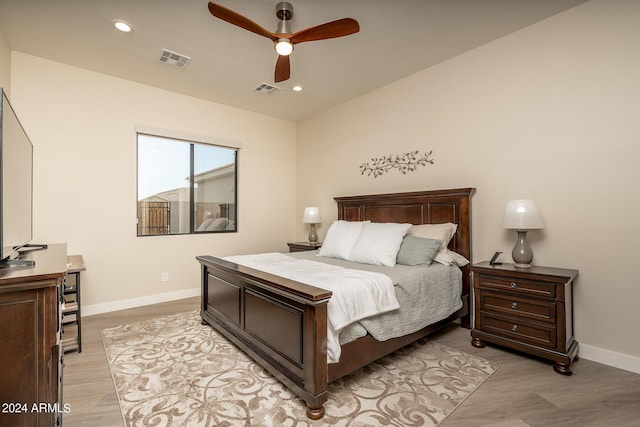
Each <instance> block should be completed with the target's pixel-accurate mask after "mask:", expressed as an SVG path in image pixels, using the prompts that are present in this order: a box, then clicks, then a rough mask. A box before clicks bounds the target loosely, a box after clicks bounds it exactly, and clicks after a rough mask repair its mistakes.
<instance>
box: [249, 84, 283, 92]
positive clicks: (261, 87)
mask: <svg viewBox="0 0 640 427" xmlns="http://www.w3.org/2000/svg"><path fill="white" fill-rule="evenodd" d="M255 90H256V91H257V92H260V93H273V92H277V91H279V90H280V88H279V87H278V86H274V85H270V84H269V83H260V84H259V85H258V86H256V87H255Z"/></svg>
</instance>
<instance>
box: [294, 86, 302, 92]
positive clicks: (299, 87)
mask: <svg viewBox="0 0 640 427" xmlns="http://www.w3.org/2000/svg"><path fill="white" fill-rule="evenodd" d="M291 89H293V91H294V92H302V86H300V85H295V86H294V87H292V88H291Z"/></svg>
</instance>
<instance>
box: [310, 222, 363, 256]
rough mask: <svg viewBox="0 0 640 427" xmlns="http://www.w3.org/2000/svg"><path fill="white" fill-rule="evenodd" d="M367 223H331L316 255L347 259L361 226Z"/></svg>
mask: <svg viewBox="0 0 640 427" xmlns="http://www.w3.org/2000/svg"><path fill="white" fill-rule="evenodd" d="M365 222H369V221H343V220H337V221H333V224H331V226H330V227H329V230H327V235H326V236H325V238H324V242H322V247H320V251H319V252H318V255H320V256H325V257H329V258H340V259H347V260H348V259H349V253H350V252H351V248H353V245H354V244H355V243H356V240H357V239H358V236H359V235H360V230H362V224H364V223H365Z"/></svg>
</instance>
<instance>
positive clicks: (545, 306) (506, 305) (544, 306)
mask: <svg viewBox="0 0 640 427" xmlns="http://www.w3.org/2000/svg"><path fill="white" fill-rule="evenodd" d="M480 310H482V311H491V312H496V313H502V314H506V315H508V316H515V317H519V318H525V319H530V320H537V321H541V322H547V323H551V324H555V323H556V320H557V319H556V303H555V302H554V301H541V300H534V299H525V298H520V297H517V296H515V295H508V294H501V293H494V292H489V291H486V290H481V291H480Z"/></svg>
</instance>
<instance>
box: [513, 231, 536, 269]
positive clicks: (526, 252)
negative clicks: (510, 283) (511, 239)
mask: <svg viewBox="0 0 640 427" xmlns="http://www.w3.org/2000/svg"><path fill="white" fill-rule="evenodd" d="M516 231H517V233H518V240H517V241H516V245H515V246H514V247H513V251H511V257H512V258H513V262H514V263H515V266H516V267H519V268H530V267H531V261H533V251H532V250H531V246H529V243H528V242H527V231H526V230H516Z"/></svg>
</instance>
